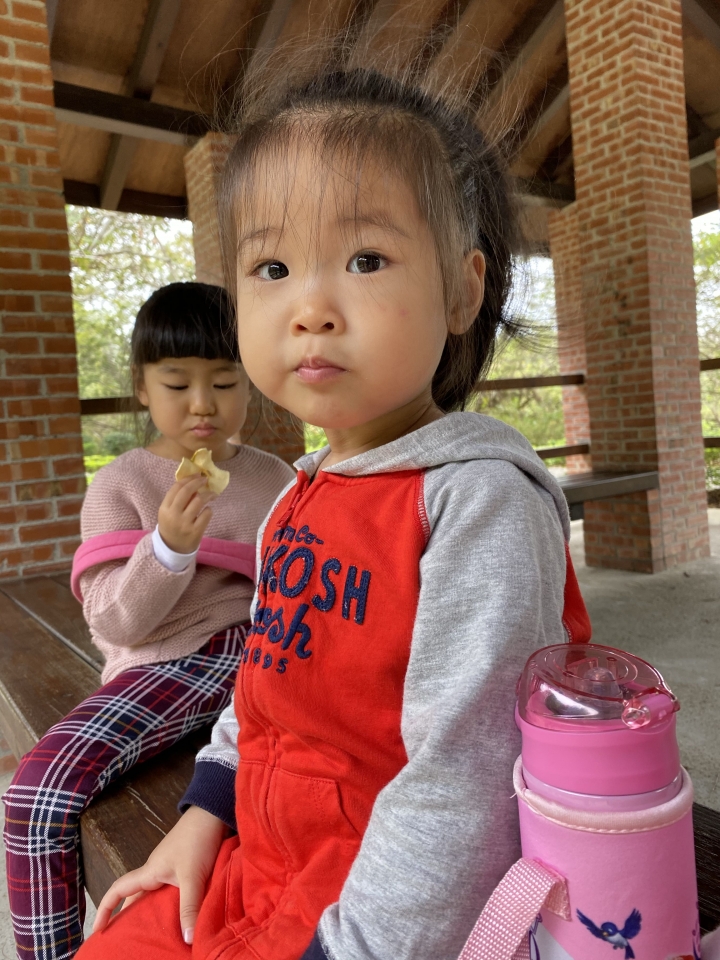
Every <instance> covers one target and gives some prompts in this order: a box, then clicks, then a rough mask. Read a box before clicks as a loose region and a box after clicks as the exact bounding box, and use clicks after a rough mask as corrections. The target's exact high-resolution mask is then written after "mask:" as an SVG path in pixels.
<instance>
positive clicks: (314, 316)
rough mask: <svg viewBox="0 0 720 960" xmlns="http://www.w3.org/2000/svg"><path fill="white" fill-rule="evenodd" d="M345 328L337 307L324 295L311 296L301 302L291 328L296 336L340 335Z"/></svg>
mask: <svg viewBox="0 0 720 960" xmlns="http://www.w3.org/2000/svg"><path fill="white" fill-rule="evenodd" d="M344 327H345V322H344V320H343V316H342V314H341V313H340V311H339V310H338V309H337V307H336V306H335V305H334V304H333V303H332V302H331V301H330V300H329V299H328V298H327V297H326V296H323V295H322V294H319V293H316V294H311V295H309V296H307V297H305V298H304V299H303V300H301V301H300V302H299V303H298V304H297V307H296V309H295V311H294V313H293V317H292V321H291V328H292V332H293V333H295V334H301V333H340V332H341V331H342V330H343V329H344Z"/></svg>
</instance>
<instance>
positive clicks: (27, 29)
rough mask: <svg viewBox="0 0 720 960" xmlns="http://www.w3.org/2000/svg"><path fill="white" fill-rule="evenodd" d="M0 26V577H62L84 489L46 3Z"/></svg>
mask: <svg viewBox="0 0 720 960" xmlns="http://www.w3.org/2000/svg"><path fill="white" fill-rule="evenodd" d="M3 8H4V9H3V13H2V21H1V22H0V60H1V61H2V64H3V73H2V77H3V81H2V84H0V328H1V331H2V332H1V334H0V336H1V339H0V577H2V578H11V577H18V576H23V575H31V574H40V573H49V572H52V571H53V570H61V569H67V568H69V566H70V563H71V558H72V554H73V552H74V551H75V548H76V547H77V545H78V541H79V533H80V524H79V513H80V507H81V505H82V497H83V493H84V490H85V471H84V467H83V458H82V434H81V421H80V401H79V399H78V382H77V361H76V346H75V334H74V327H73V309H72V297H71V285H70V255H69V246H68V234H67V222H66V220H65V206H64V197H63V183H62V176H61V172H60V157H59V154H58V138H57V128H56V122H55V113H54V110H53V80H52V74H51V72H50V50H49V41H48V31H47V25H46V10H45V3H44V2H43V0H24V2H23V3H13V4H12V5H10V4H4V5H3Z"/></svg>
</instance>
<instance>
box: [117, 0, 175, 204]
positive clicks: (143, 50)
mask: <svg viewBox="0 0 720 960" xmlns="http://www.w3.org/2000/svg"><path fill="white" fill-rule="evenodd" d="M181 3H182V0H150V6H149V8H148V12H147V16H146V18H145V23H144V25H143V31H142V34H141V35H140V42H139V43H138V48H137V51H136V53H135V58H134V60H133V64H132V66H131V68H130V72H129V73H128V77H127V81H126V85H125V89H126V92H127V93H128V95H129V96H131V97H134V98H137V99H139V100H146V101H148V100H150V98H151V96H152V92H153V89H154V87H155V83H156V82H157V78H158V76H159V74H160V69H161V67H162V62H163V58H164V57H165V51H166V50H167V45H168V42H169V41H170V35H171V33H172V31H173V28H174V26H175V21H176V20H177V17H178V13H179V12H180V4H181ZM138 143H139V140H138V139H137V138H136V137H131V136H127V135H123V134H117V133H116V134H113V137H112V140H111V142H110V149H109V151H108V156H107V160H106V161H105V169H104V171H103V175H102V180H101V182H100V206H101V207H102V208H103V209H104V210H117V206H118V203H119V202H120V197H121V196H122V192H123V188H124V186H125V180H126V178H127V174H128V171H129V169H130V166H131V165H132V160H133V156H134V154H135V151H136V150H137V147H138Z"/></svg>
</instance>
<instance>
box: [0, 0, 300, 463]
mask: <svg viewBox="0 0 720 960" xmlns="http://www.w3.org/2000/svg"><path fill="white" fill-rule="evenodd" d="M0 2H2V0H0ZM230 146H231V139H230V138H229V137H226V136H224V135H222V134H219V133H209V134H207V135H206V136H204V137H203V138H202V140H200V141H199V142H198V143H196V144H195V146H194V147H193V148H192V149H191V150H189V151H188V152H187V153H186V154H185V180H186V182H187V196H188V210H189V214H190V219H191V220H192V224H193V247H194V249H195V274H196V276H197V279H198V280H200V281H201V282H202V283H215V284H218V285H219V286H224V281H223V271H222V260H221V256H220V238H219V235H218V218H217V199H216V196H217V192H216V186H217V178H218V175H219V173H220V171H221V170H222V167H223V164H224V163H225V160H226V159H227V155H228V152H229V150H230ZM242 439H243V442H244V443H248V444H250V445H251V446H253V447H259V448H260V449H261V450H267V451H268V452H269V453H274V454H276V455H277V456H278V457H280V458H281V459H283V460H285V461H286V462H287V463H290V464H292V463H293V461H295V460H297V458H298V457H301V456H302V455H303V453H304V452H305V444H304V440H303V437H302V434H301V432H300V427H299V426H298V425H297V423H296V421H295V420H294V419H293V418H292V417H291V416H290V415H289V414H288V413H287V412H286V411H285V410H282V409H281V408H280V407H278V406H276V405H275V404H274V403H272V402H271V401H270V400H268V399H267V397H264V396H263V395H262V394H261V393H260V391H259V390H257V388H255V387H253V391H252V396H251V399H250V407H249V409H248V416H247V420H246V423H245V427H244V428H243V431H242Z"/></svg>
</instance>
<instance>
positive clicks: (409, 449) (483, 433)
mask: <svg viewBox="0 0 720 960" xmlns="http://www.w3.org/2000/svg"><path fill="white" fill-rule="evenodd" d="M329 449H330V448H329V447H323V448H322V449H321V450H316V451H315V452H314V453H309V454H307V455H306V456H304V457H301V458H300V459H299V460H298V461H297V462H296V463H295V467H296V468H297V469H299V470H304V471H305V473H306V474H307V475H308V476H309V477H313V476H314V475H315V474H316V473H317V471H318V470H319V469H325V470H326V471H327V473H338V474H341V475H342V476H346V477H363V476H371V475H372V474H375V473H394V472H397V471H399V470H426V469H431V468H433V467H440V466H442V465H443V464H446V463H462V462H464V461H467V460H507V461H508V462H509V463H512V464H514V465H515V466H516V467H517V468H518V469H519V470H522V471H523V473H525V474H527V475H528V476H529V477H530V478H531V479H532V480H534V481H535V482H536V483H538V484H540V486H541V487H543V488H544V489H545V490H547V492H548V493H549V494H550V495H551V496H552V498H553V500H554V501H555V506H556V509H557V512H558V516H559V517H560V521H561V523H562V527H563V532H564V534H565V539H566V540H569V539H570V513H569V510H568V506H567V501H566V499H565V496H564V494H563V492H562V489H561V488H560V484H559V483H558V482H557V480H556V479H555V478H554V477H553V476H552V474H551V473H550V472H549V471H548V469H547V467H546V466H545V464H544V463H543V462H542V460H541V459H540V457H538V455H537V454H536V453H535V451H534V450H533V448H532V446H531V445H530V443H529V441H528V440H526V439H525V437H524V436H523V435H522V434H521V433H519V432H518V431H517V430H515V428H514V427H510V426H508V424H506V423H503V422H502V421H501V420H496V419H495V418H494V417H488V416H485V415H484V414H482V413H465V412H464V413H448V414H447V415H446V416H444V417H443V418H442V419H441V420H435V421H434V422H433V423H429V424H427V426H424V427H420V428H419V429H418V430H414V431H413V432H412V433H409V434H407V435H406V436H403V437H398V439H397V440H393V441H392V442H391V443H386V444H384V446H382V447H376V448H375V449H374V450H368V451H367V452H366V453H361V454H359V455H358V456H356V457H351V458H350V459H348V460H343V461H342V462H341V463H336V464H333V466H331V467H327V468H323V467H322V461H323V460H324V459H325V457H326V456H327V454H328V452H329Z"/></svg>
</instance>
